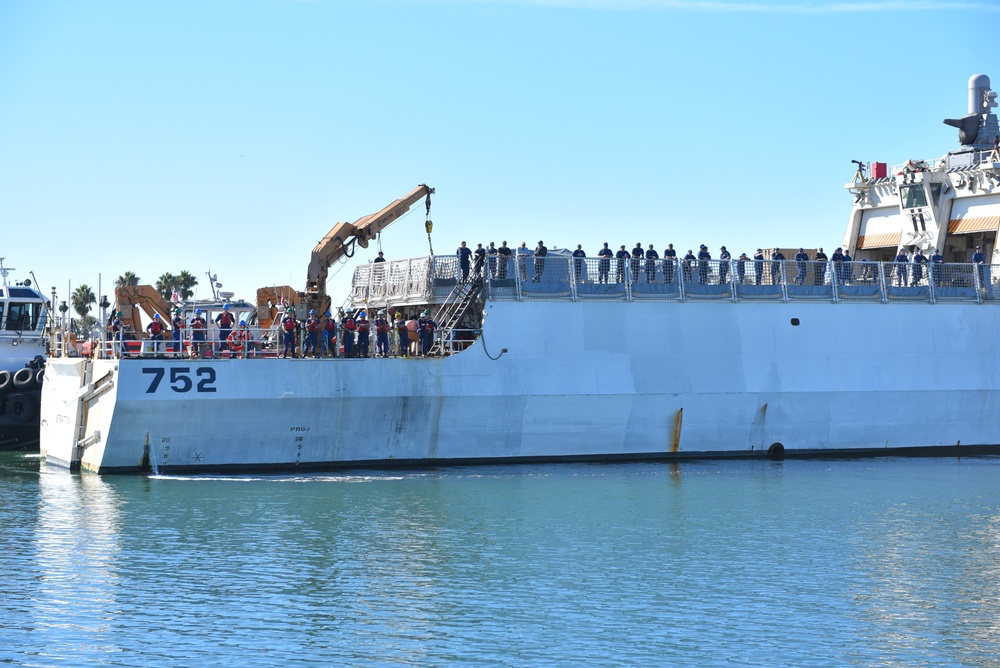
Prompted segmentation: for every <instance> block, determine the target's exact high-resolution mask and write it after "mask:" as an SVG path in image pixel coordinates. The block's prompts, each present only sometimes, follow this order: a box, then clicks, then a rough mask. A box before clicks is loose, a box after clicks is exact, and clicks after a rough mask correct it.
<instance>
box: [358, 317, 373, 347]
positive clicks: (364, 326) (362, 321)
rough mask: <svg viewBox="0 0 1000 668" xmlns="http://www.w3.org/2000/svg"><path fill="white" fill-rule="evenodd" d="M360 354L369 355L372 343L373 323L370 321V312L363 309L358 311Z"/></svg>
mask: <svg viewBox="0 0 1000 668" xmlns="http://www.w3.org/2000/svg"><path fill="white" fill-rule="evenodd" d="M357 322H358V356H359V357H368V351H369V346H370V345H371V331H372V325H371V323H370V322H368V313H367V312H366V311H361V312H359V313H358V320H357Z"/></svg>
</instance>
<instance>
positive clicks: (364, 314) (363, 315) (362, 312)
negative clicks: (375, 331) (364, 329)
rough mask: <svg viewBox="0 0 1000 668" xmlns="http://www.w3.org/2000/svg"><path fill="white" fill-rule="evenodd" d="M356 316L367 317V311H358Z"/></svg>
mask: <svg viewBox="0 0 1000 668" xmlns="http://www.w3.org/2000/svg"><path fill="white" fill-rule="evenodd" d="M358 316H359V317H361V318H367V317H368V314H367V313H365V312H364V311H360V312H359V313H358Z"/></svg>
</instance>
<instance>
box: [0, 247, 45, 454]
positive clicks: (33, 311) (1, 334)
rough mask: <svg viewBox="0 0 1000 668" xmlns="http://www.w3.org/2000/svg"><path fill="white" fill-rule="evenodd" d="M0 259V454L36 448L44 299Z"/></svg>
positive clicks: (42, 360)
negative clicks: (6, 451)
mask: <svg viewBox="0 0 1000 668" xmlns="http://www.w3.org/2000/svg"><path fill="white" fill-rule="evenodd" d="M3 261H4V258H0V450H30V449H37V448H38V425H39V408H40V400H41V386H42V380H43V377H44V370H43V367H44V365H45V322H46V316H47V313H48V311H47V309H46V304H45V298H44V297H43V296H42V294H41V293H40V292H39V291H38V289H37V288H36V287H35V286H34V285H32V281H31V279H27V278H26V279H24V280H21V281H9V280H8V277H9V276H10V274H11V273H12V272H14V271H15V270H14V269H12V268H10V267H4V266H3Z"/></svg>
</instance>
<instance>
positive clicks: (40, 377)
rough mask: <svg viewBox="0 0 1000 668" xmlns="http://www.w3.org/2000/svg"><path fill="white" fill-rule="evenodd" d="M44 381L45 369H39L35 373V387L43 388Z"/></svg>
mask: <svg viewBox="0 0 1000 668" xmlns="http://www.w3.org/2000/svg"><path fill="white" fill-rule="evenodd" d="M43 380H45V369H39V370H38V371H36V372H35V385H37V386H38V387H41V386H42V381H43Z"/></svg>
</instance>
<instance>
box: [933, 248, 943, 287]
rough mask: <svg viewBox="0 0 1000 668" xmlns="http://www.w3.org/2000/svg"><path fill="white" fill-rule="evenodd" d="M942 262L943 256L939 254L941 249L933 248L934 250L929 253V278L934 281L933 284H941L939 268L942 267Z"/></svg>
mask: <svg viewBox="0 0 1000 668" xmlns="http://www.w3.org/2000/svg"><path fill="white" fill-rule="evenodd" d="M943 264H944V256H943V255H941V251H939V250H938V249H937V248H935V249H934V252H933V253H931V280H933V281H934V285H940V284H941V275H942V272H941V269H942V268H943V267H942V265H943Z"/></svg>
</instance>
